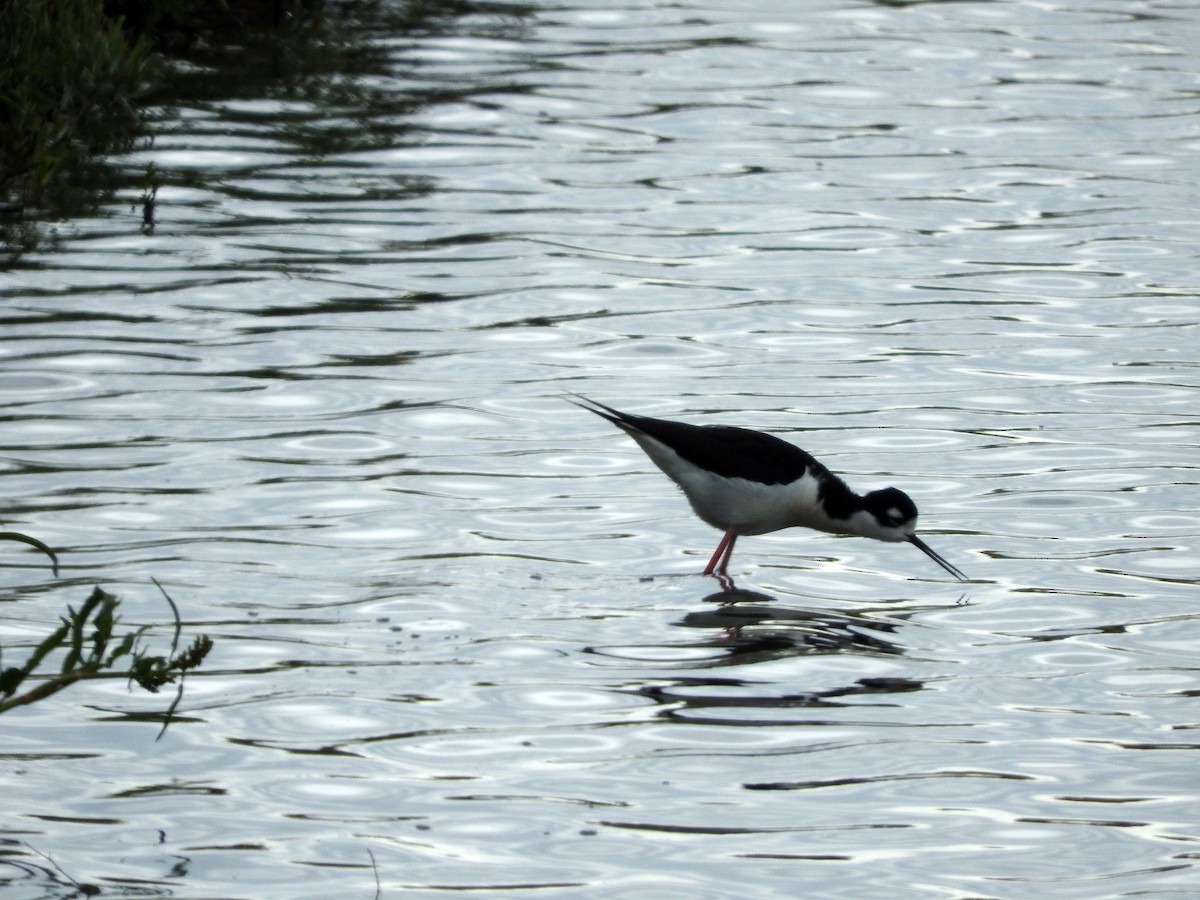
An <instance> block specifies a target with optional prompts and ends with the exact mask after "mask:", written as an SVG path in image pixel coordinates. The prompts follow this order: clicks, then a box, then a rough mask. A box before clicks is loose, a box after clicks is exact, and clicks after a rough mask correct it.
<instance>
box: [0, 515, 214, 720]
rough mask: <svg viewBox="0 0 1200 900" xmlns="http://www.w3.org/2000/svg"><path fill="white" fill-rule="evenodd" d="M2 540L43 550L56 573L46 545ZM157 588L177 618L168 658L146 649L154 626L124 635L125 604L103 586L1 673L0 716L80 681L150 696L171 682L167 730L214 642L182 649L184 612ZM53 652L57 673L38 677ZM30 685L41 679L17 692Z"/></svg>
mask: <svg viewBox="0 0 1200 900" xmlns="http://www.w3.org/2000/svg"><path fill="white" fill-rule="evenodd" d="M0 539H3V540H12V541H18V542H20V543H23V544H28V545H30V546H33V547H36V548H38V549H40V550H42V551H43V552H44V553H46V554H47V555H48V556H49V557H50V559H51V561H52V563H53V565H54V569H55V573H56V574H57V570H58V558H57V556H56V554H55V553H54V551H53V550H51V549H50V548H49V547H47V546H46V545H45V544H43V543H42V542H41V541H39V540H37V539H36V538H32V537H30V536H29V535H26V534H21V533H19V532H14V531H7V532H0ZM155 585H156V586H157V587H158V589H159V591H160V592H161V593H162V595H163V597H164V598H165V599H166V601H167V604H168V605H169V606H170V608H171V613H172V615H173V617H174V636H173V638H172V641H171V650H170V652H169V653H168V654H166V655H158V654H153V653H151V652H150V651H149V650H148V649H147V648H146V647H144V646H143V645H142V638H143V636H144V635H145V633H146V632H147V631H148V630H149V628H150V626H149V625H143V626H141V627H140V628H136V629H134V630H133V631H129V632H126V633H124V634H121V633H119V630H118V625H119V623H120V619H119V617H118V616H117V607H118V606H119V605H120V602H121V601H120V600H119V599H118V598H117V597H116V596H115V595H114V594H110V593H109V592H107V591H105V590H103V589H101V588H99V587H96V588H93V590H92V593H91V595H90V596H89V597H88V598H87V600H85V601H84V603H83V605H82V606H80V607H79V609H75V608H74V607H72V606H68V607H67V614H66V615H64V616H62V617H61V618H60V621H61V624H60V625H59V626H58V627H57V628H56V629H54V631H52V632H50V634H49V635H47V636H46V637H45V638H44V639H43V640H42V641H41V643H39V644H38V645H37V647H35V648H34V649H33V652H32V653H30V655H29V657H28V659H26V660H25V663H24V664H23V665H20V666H9V667H8V668H4V669H0V713H3V712H7V711H8V710H10V709H12V708H14V707H17V706H24V705H27V704H30V703H35V702H37V701H38V700H44V699H45V698H47V697H50V696H52V695H54V694H57V693H58V692H59V691H61V690H63V689H64V688H67V687H70V686H71V685H72V684H75V683H76V682H78V681H83V680H85V679H89V678H113V677H118V678H121V677H124V678H128V679H129V680H130V681H133V682H136V683H137V684H138V686H140V687H142V688H144V689H145V690H147V691H150V692H151V693H157V692H158V690H159V689H160V688H161V687H163V686H164V685H166V684H172V683H174V684H176V685H177V690H176V693H175V699H174V700H173V701H172V702H171V705H170V706H169V707H168V708H167V711H166V712H165V713H164V714H163V730H164V731H165V730H166V727H167V724H168V723H169V722H170V720H171V716H172V715H173V714H174V712H175V709H176V707H177V706H178V705H179V701H180V700H182V699H183V676H184V674H185V673H187V672H189V671H191V670H192V669H195V668H196V667H197V666H199V665H200V663H201V662H203V660H204V657H205V656H207V655H208V652H209V650H211V649H212V640H211V639H210V638H209V637H208V636H207V635H200V636H198V637H197V638H195V639H194V640H193V641H192V643H191V645H190V646H188V647H187V648H186V649H184V650H182V651H181V650H180V649H179V641H180V636H181V633H182V630H183V627H182V623H181V621H180V618H179V609H178V607H176V605H175V601H174V600H172V599H171V597H170V595H169V594H167V592H166V591H165V590H163V589H162V586H161V585H159V584H158V582H157V581H155ZM2 652H3V648H0V661H2V659H3V656H2ZM52 654H61V655H62V661H61V663H59V665H58V671H57V672H54V673H51V674H44V675H42V674H35V672H36V671H37V669H38V668H39V667H40V666H42V664H43V663H45V662H46V661H47V659H48V658H49V657H50V656H51V655H52ZM30 681H36V684H34V685H33V686H32V687H26V688H25V689H24V690H23V692H21V693H18V691H21V690H22V688H23V687H24V686H25V685H26V682H30ZM160 737H161V732H160Z"/></svg>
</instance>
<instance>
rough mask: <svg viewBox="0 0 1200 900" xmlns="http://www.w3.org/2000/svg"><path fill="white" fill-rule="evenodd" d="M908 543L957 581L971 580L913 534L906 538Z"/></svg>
mask: <svg viewBox="0 0 1200 900" xmlns="http://www.w3.org/2000/svg"><path fill="white" fill-rule="evenodd" d="M908 542H909V543H910V544H912V545H913V546H915V547H918V548H919V549H920V551H921V552H922V553H924V554H925V555H926V556H928V557H929V558H930V559H932V560H933V561H934V562H935V563H937V564H938V565H939V566H941V567H942V568H943V569H945V570H946V571H947V572H949V573H950V574H951V575H953V576H954V577H955V578H957V579H958V580H959V581H970V580H971V579H969V578H968V577H967V576H966V575H964V574H963V573H962V572H960V571H959V570H958V569H956V568H955V567H954V566H952V565H950V563H948V562H946V561H945V560H944V559H942V558H941V556H939V555H938V554H937V553H935V552H934V549H933V548H932V547H930V546H929V545H928V544H927V543H925V542H924V541H923V540H921V539H920V538H919V537H917V536H916V535H915V534H910V535H909V536H908Z"/></svg>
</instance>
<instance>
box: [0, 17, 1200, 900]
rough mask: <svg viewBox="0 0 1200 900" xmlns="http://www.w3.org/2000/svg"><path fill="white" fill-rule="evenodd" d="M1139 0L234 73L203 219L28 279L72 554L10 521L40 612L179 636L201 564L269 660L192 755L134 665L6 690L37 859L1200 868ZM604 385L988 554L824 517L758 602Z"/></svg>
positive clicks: (4, 337)
mask: <svg viewBox="0 0 1200 900" xmlns="http://www.w3.org/2000/svg"><path fill="white" fill-rule="evenodd" d="M1093 7H1094V5H1089V4H1082V3H1066V4H1057V5H1056V4H1048V3H1032V2H999V3H965V2H964V3H927V4H923V3H878V4H868V3H850V2H844V0H838V2H821V3H816V4H805V5H804V9H803V11H800V9H799V7H798V6H797V5H796V4H794V3H783V2H774V3H755V4H748V3H739V4H733V5H732V8H730V6H729V5H728V4H725V5H722V4H705V3H690V4H672V5H662V4H656V3H649V2H640V0H633V2H629V3H626V4H624V5H619V6H613V5H612V4H610V3H605V4H601V3H594V2H588V0H570V2H568V3H566V4H550V3H543V2H536V3H533V4H531V5H530V6H529V7H528V8H527V9H524V10H522V9H517V8H504V9H501V8H491V9H488V8H484V9H482V10H481V11H480V12H478V13H476V14H474V15H469V16H465V17H462V18H459V19H457V20H454V21H452V22H449V23H445V25H444V28H442V29H441V30H432V31H430V30H426V31H422V32H419V33H415V34H404V33H402V32H399V31H397V30H394V29H393V28H390V27H385V25H387V24H388V23H387V22H385V23H383V24H382V25H381V24H376V25H373V26H364V27H366V28H367V29H368V32H367V34H368V37H369V40H370V42H371V46H372V47H373V48H374V53H373V55H372V56H370V58H369V60H368V62H370V63H371V64H370V65H368V64H367V63H364V64H363V65H362V70H361V71H359V72H358V73H357V74H356V75H355V76H354V77H353V78H344V79H343V80H342V81H338V80H337V79H334V80H332V81H322V82H320V85H322V86H323V90H313V85H312V84H309V83H307V82H304V81H303V80H302V79H301V80H300V83H299V84H292V83H289V84H284V85H276V86H274V87H273V89H271V90H266V89H263V88H262V87H261V86H260V85H259V84H257V83H254V84H242V83H241V82H236V83H233V84H230V83H226V82H213V81H212V78H213V76H212V75H211V74H207V73H205V72H204V71H203V70H198V71H197V72H196V73H195V74H193V75H191V76H190V80H189V81H187V82H185V85H184V97H183V99H181V100H179V101H178V102H177V103H176V104H175V105H174V106H173V107H172V108H166V107H164V110H163V112H162V115H161V122H160V123H159V126H158V127H159V134H158V137H157V138H156V141H155V144H154V145H153V147H151V148H148V149H145V150H143V151H140V152H138V153H137V154H134V155H132V156H130V157H129V159H128V160H127V161H126V162H127V165H128V169H129V172H130V173H131V175H130V184H131V185H133V184H134V183H135V180H136V179H135V177H134V176H135V175H136V173H140V172H141V171H142V170H143V169H144V168H145V166H146V164H147V163H150V162H153V163H154V164H155V166H156V167H157V168H158V169H159V171H160V173H161V177H162V178H163V186H162V187H161V189H160V191H159V194H158V219H157V224H156V228H155V230H154V232H153V233H152V234H142V233H141V231H140V228H139V226H140V225H141V213H140V210H138V209H136V208H131V206H132V205H133V204H134V203H135V201H136V196H137V190H136V189H134V188H133V187H132V186H131V188H130V189H129V191H128V195H127V196H121V197H118V198H117V200H116V201H115V202H114V203H113V205H112V206H111V208H110V209H108V210H107V215H104V216H100V217H96V218H94V219H89V220H84V221H73V222H71V223H64V224H62V225H60V226H59V227H58V232H59V234H58V241H57V242H56V243H52V244H47V245H45V246H44V248H43V250H42V251H41V252H40V253H38V254H37V255H32V256H27V257H25V258H24V259H23V260H22V261H21V263H20V264H19V265H18V266H15V267H13V268H11V269H10V270H9V271H7V272H5V273H3V275H2V283H0V284H2V290H0V296H2V306H0V317H2V320H3V326H2V330H0V400H2V402H3V403H4V404H5V428H4V432H3V469H2V474H3V476H4V478H3V482H2V484H3V488H4V491H3V496H4V516H3V518H4V526H5V527H6V528H11V529H16V530H21V531H24V532H27V533H30V534H34V535H36V536H37V537H39V538H41V539H42V540H44V541H46V542H47V543H49V544H51V545H53V546H54V547H56V548H58V549H59V550H60V553H61V557H62V562H63V564H64V566H63V576H62V577H61V578H59V579H57V580H51V579H49V578H48V577H47V573H46V572H45V571H44V570H43V567H42V566H41V561H40V560H38V559H37V558H36V557H35V555H34V554H32V553H28V552H27V551H25V550H23V549H18V548H17V547H16V545H12V546H10V547H9V548H8V549H7V550H5V551H4V553H3V562H4V566H5V568H4V570H3V572H0V579H2V581H3V585H4V597H5V599H6V600H7V601H8V602H6V603H5V604H4V610H5V616H4V620H3V625H2V627H0V637H2V638H3V641H4V646H5V649H6V650H8V651H9V654H10V656H7V657H6V659H5V665H10V664H14V663H15V662H16V661H17V657H19V656H20V655H21V654H22V652H23V651H22V650H21V647H22V646H24V645H27V644H28V643H29V642H30V641H33V640H34V639H35V636H36V635H38V634H41V633H44V632H45V631H47V630H48V629H49V627H51V626H52V625H53V624H54V622H55V621H56V619H57V616H58V615H59V613H60V611H61V610H62V608H63V607H64V606H65V605H66V604H68V603H73V604H78V603H79V602H80V601H81V600H82V599H83V597H84V596H85V594H86V592H87V591H88V590H90V587H91V585H93V584H101V585H103V586H104V587H105V588H107V589H109V590H112V591H115V592H117V593H119V594H120V595H121V597H122V599H123V607H122V608H123V609H124V611H125V615H126V621H127V622H128V623H131V624H133V623H142V622H155V623H162V626H163V627H162V628H161V629H159V631H158V640H160V641H165V640H166V639H167V638H166V636H167V634H168V629H167V627H166V626H167V624H168V622H169V616H168V615H167V613H166V611H165V609H164V607H163V602H162V599H161V597H160V595H159V594H158V592H157V590H156V589H155V588H154V587H153V585H152V584H151V583H150V581H149V579H150V578H151V577H154V578H157V579H158V580H159V581H160V582H161V583H162V584H163V585H164V587H165V588H166V589H167V590H169V591H170V593H171V596H172V597H174V599H175V601H176V602H177V603H178V604H179V606H180V608H181V609H182V611H183V614H184V617H185V619H186V624H187V628H188V632H189V634H193V633H207V634H209V635H211V636H212V637H213V638H214V639H215V641H216V647H215V650H214V651H213V653H212V655H211V656H210V657H209V659H208V661H207V663H206V665H205V666H204V668H203V669H202V670H201V672H200V673H198V674H197V675H195V676H193V677H190V678H189V679H188V681H187V685H186V693H185V698H184V703H183V706H182V708H181V715H182V716H183V718H182V720H181V721H178V722H176V723H174V724H173V725H171V727H170V728H169V729H168V730H167V732H166V734H165V736H164V737H163V739H162V740H161V741H159V742H157V743H156V742H155V740H154V738H155V735H156V734H157V732H158V728H159V724H160V723H159V721H158V720H157V719H156V718H155V717H154V716H153V715H152V714H153V713H155V712H157V711H160V710H162V709H163V708H164V706H165V704H166V700H164V698H163V697H162V696H150V695H146V694H144V693H142V692H140V691H136V690H133V691H131V690H130V689H129V688H128V687H127V685H126V684H125V683H124V682H123V681H111V682H108V681H101V682H91V683H88V684H84V685H78V686H76V687H74V688H72V689H71V690H70V691H67V692H66V693H63V694H60V695H58V696H57V697H55V698H53V699H52V700H48V701H44V702H42V703H40V704H38V705H36V706H33V707H29V708H26V709H23V710H18V711H14V712H10V713H8V714H7V715H5V716H4V720H3V726H4V735H5V741H4V743H5V749H4V751H3V753H2V754H0V756H2V758H3V769H2V770H0V771H2V772H3V779H2V782H0V784H2V785H3V792H4V796H5V798H6V801H5V804H4V806H5V812H4V816H3V819H2V820H0V821H2V822H3V834H2V835H0V840H2V841H3V844H2V845H0V846H3V848H4V857H3V866H0V878H3V879H5V881H4V882H3V883H4V884H5V886H6V893H5V896H6V897H7V896H9V895H10V894H11V895H12V896H14V897H16V896H23V897H58V896H63V897H65V896H74V895H75V894H74V893H73V892H74V891H75V887H74V886H72V885H71V884H70V882H69V879H74V880H75V881H77V882H80V883H84V884H93V885H97V886H99V887H100V888H101V890H102V893H103V895H106V896H116V895H134V894H136V895H138V896H146V895H171V896H193V897H271V898H280V897H296V898H308V897H317V896H354V897H370V896H374V895H375V894H376V891H377V889H378V892H379V894H380V895H381V896H395V895H399V894H403V893H407V894H415V895H418V896H421V895H425V896H432V895H435V894H440V893H443V892H448V891H452V890H453V891H460V890H472V891H477V892H479V893H484V894H498V893H501V892H503V893H506V894H525V893H530V894H533V893H536V894H537V895H538V896H556V895H573V896H604V897H605V898H613V897H646V896H688V897H724V896H734V895H739V896H740V895H743V894H745V893H746V892H747V890H748V889H749V890H750V891H751V892H752V893H753V894H754V896H764V897H766V896H780V897H784V896H786V897H794V896H823V897H832V896H846V897H863V896H884V895H887V896H904V897H1001V898H1025V897H1031V896H1038V897H1044V896H1054V897H1079V898H1095V897H1101V896H1127V895H1130V896H1132V895H1137V896H1168V895H1169V896H1200V874H1198V873H1197V871H1196V862H1197V859H1200V814H1198V813H1197V809H1198V806H1197V802H1196V801H1197V795H1198V794H1200V779H1198V776H1197V772H1198V771H1200V754H1198V750H1200V744H1198V741H1197V729H1198V728H1200V725H1198V724H1197V723H1198V721H1200V715H1198V713H1197V709H1196V706H1195V703H1196V697H1197V695H1198V694H1200V673H1198V670H1197V664H1196V661H1195V647H1196V646H1197V642H1198V640H1200V615H1198V614H1197V612H1196V603H1197V599H1198V598H1197V591H1196V584H1197V568H1198V566H1197V547H1198V541H1197V536H1198V535H1200V513H1198V512H1197V509H1198V500H1200V496H1198V491H1197V476H1196V460H1197V454H1196V451H1197V445H1198V444H1200V440H1198V438H1200V425H1198V420H1197V414H1196V410H1197V394H1196V387H1197V351H1196V347H1197V346H1198V345H1197V331H1198V329H1197V323H1198V321H1200V302H1198V301H1197V299H1196V296H1195V294H1196V290H1197V276H1196V272H1197V259H1196V258H1197V250H1196V247H1197V236H1198V229H1197V221H1198V217H1197V213H1196V210H1197V209H1200V190H1198V189H1197V184H1196V182H1197V179H1196V171H1197V170H1196V159H1197V151H1198V150H1200V81H1198V74H1197V67H1196V64H1195V54H1194V48H1195V47H1196V46H1197V41H1198V40H1200V13H1198V12H1197V11H1196V10H1195V9H1194V8H1192V7H1191V6H1188V5H1185V4H1170V3H1153V2H1144V3H1131V4H1118V5H1109V6H1107V7H1103V8H1093ZM385 11H386V10H385ZM255 59H256V62H259V61H260V60H258V59H257V57H256V58H255ZM268 62H269V61H268ZM331 85H332V87H331ZM334 87H336V88H338V90H337V91H335V90H333V88H334ZM314 97H316V99H314ZM572 391H578V392H580V393H583V394H586V395H588V396H593V397H595V398H596V399H599V400H603V401H606V402H610V403H613V404H615V405H617V406H618V407H621V408H625V409H629V410H632V411H640V412H645V413H650V414H656V415H663V416H667V417H673V418H681V419H686V420H689V421H695V422H723V423H731V424H740V425H746V426H750V427H757V428H761V429H765V430H771V431H774V432H776V433H780V434H782V435H784V436H786V437H789V438H791V439H793V440H795V441H796V442H797V443H799V444H801V445H802V446H804V447H805V448H806V449H808V450H810V451H811V452H812V453H814V454H815V455H816V456H818V458H821V459H822V460H824V461H825V462H827V463H828V464H829V465H830V466H831V467H832V468H834V469H835V470H837V471H839V472H841V473H843V474H844V475H845V476H846V477H847V479H848V480H849V481H850V483H851V484H852V485H854V486H856V487H858V488H860V489H865V488H871V487H878V486H881V485H885V484H896V485H898V486H902V487H903V488H904V489H906V490H908V491H909V492H910V493H912V494H913V496H914V497H915V498H916V499H917V501H918V503H919V504H920V506H921V508H922V511H923V517H922V525H923V528H922V532H923V534H925V536H926V537H927V538H928V540H929V542H930V543H931V544H932V545H933V546H934V547H935V548H936V549H937V550H938V551H939V552H941V553H942V554H943V555H945V556H946V557H947V558H948V559H949V560H950V561H951V562H953V563H954V564H955V565H957V566H959V567H960V568H962V569H964V570H965V571H966V572H967V573H968V574H969V575H971V576H972V577H973V579H974V580H973V582H972V583H971V584H969V585H965V586H960V585H957V584H955V583H953V582H949V581H948V580H947V579H946V578H945V577H944V574H943V573H942V572H941V570H939V569H938V568H937V567H936V566H934V565H933V564H932V563H931V562H930V561H929V560H928V559H926V558H924V557H923V556H921V555H920V554H919V553H917V552H916V551H914V550H912V549H911V548H908V547H905V546H901V545H890V544H880V543H873V542H868V541H863V540H861V539H842V538H836V537H829V536H822V535H814V534H806V533H801V532H783V533H779V534H775V535H768V536H763V537H757V538H744V539H743V540H742V541H741V542H739V546H738V550H737V553H736V554H735V555H734V557H733V565H732V568H731V571H732V572H733V573H734V574H735V578H736V583H737V590H736V592H735V593H734V594H723V593H722V592H721V591H720V589H719V585H718V584H717V583H716V582H714V581H713V580H712V579H708V578H703V577H701V576H699V575H698V574H696V573H698V571H699V570H700V569H701V568H702V567H703V564H704V562H705V561H706V560H707V557H708V555H709V553H710V552H711V551H712V549H713V547H714V546H715V544H716V541H717V538H718V535H717V533H716V532H714V531H712V530H711V529H709V528H707V527H706V526H704V525H703V524H701V523H700V522H699V521H697V520H696V519H695V518H693V517H692V515H691V513H690V511H689V510H688V509H687V506H686V503H685V502H684V501H683V500H682V498H681V497H680V496H679V495H678V493H677V492H676V491H675V489H674V488H673V487H672V486H671V485H670V483H669V482H668V481H667V480H666V479H665V478H664V477H663V476H662V475H661V474H660V473H658V472H657V471H656V470H654V469H653V467H652V466H651V465H650V463H649V462H648V461H647V460H646V459H645V458H644V457H643V456H642V455H641V453H640V451H639V450H638V449H637V448H636V446H635V445H633V443H632V442H631V441H629V440H628V439H627V438H625V437H624V436H623V435H621V434H620V433H619V432H617V431H616V430H615V429H613V428H611V427H610V426H608V425H607V424H606V423H604V422H602V421H601V420H599V419H596V418H594V417H592V416H589V415H587V414H585V413H583V412H582V411H580V410H578V409H576V408H575V407H572V406H570V405H568V404H566V403H564V402H563V399H562V398H563V395H564V394H566V393H567V392H572ZM731 599H732V600H735V601H736V602H735V603H733V604H732V605H730V604H729V603H727V602H723V601H729V600H731ZM42 854H44V855H42ZM51 860H52V861H53V863H52V862H51ZM377 885H378V888H377ZM748 885H750V886H752V887H750V888H748V887H747V886H748Z"/></svg>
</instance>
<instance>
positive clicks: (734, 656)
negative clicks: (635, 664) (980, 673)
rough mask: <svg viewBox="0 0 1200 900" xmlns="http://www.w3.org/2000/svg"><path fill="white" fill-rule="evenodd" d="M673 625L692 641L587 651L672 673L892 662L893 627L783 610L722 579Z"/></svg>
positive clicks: (855, 616) (847, 616)
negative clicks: (777, 662) (868, 659)
mask: <svg viewBox="0 0 1200 900" xmlns="http://www.w3.org/2000/svg"><path fill="white" fill-rule="evenodd" d="M701 602H702V603H703V604H705V607H704V608H702V609H698V610H696V611H695V612H689V613H687V614H685V615H684V616H683V618H682V619H679V620H678V621H676V622H674V623H672V624H674V625H677V626H680V627H683V628H688V629H695V631H696V632H705V633H702V634H701V633H697V634H696V637H695V639H689V640H681V641H660V642H657V643H654V644H634V645H620V646H618V645H610V646H594V647H589V648H588V652H589V653H593V654H596V655H598V656H602V657H608V658H612V659H619V660H624V661H626V662H629V661H639V662H652V663H658V664H664V665H668V666H670V667H672V668H714V667H717V666H734V665H736V666H742V665H748V664H753V663H756V662H764V661H767V660H773V659H784V658H787V657H793V656H802V655H809V654H818V653H846V652H850V653H871V654H888V655H893V656H898V655H900V654H901V653H903V652H904V651H903V649H902V648H901V647H900V645H899V644H898V643H896V642H895V641H894V640H893V639H892V637H891V636H892V635H893V634H894V633H895V631H896V629H897V628H898V625H899V623H897V622H892V621H887V620H880V619H877V618H873V617H871V616H867V615H864V614H862V613H854V612H851V613H840V612H833V611H830V610H825V609H804V608H799V607H795V606H788V605H786V604H784V603H781V602H780V601H779V600H778V599H777V598H775V597H772V596H771V595H769V594H765V593H762V592H759V591H747V590H741V589H739V588H737V587H735V586H734V585H733V584H732V582H729V581H728V580H727V579H726V580H725V581H724V582H722V585H721V590H720V591H717V592H715V593H712V594H710V595H708V596H706V597H704V598H703V600H702V601H701Z"/></svg>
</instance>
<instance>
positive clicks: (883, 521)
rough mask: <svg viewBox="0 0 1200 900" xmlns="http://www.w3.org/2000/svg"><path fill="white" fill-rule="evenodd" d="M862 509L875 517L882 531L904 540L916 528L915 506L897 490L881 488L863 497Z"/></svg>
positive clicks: (904, 494)
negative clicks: (892, 533) (889, 532)
mask: <svg viewBox="0 0 1200 900" xmlns="http://www.w3.org/2000/svg"><path fill="white" fill-rule="evenodd" d="M863 509H865V510H866V511H867V512H869V513H870V514H871V515H872V516H874V517H875V521H877V522H878V523H879V525H880V527H881V528H882V529H884V530H885V531H892V532H895V533H896V534H897V537H895V538H893V540H906V539H907V537H908V535H909V534H912V532H913V531H914V530H915V529H916V527H917V504H915V503H913V502H912V498H911V497H909V496H908V494H906V493H904V491H902V490H900V489H899V488H883V489H882V490H878V491H871V493H869V494H866V495H864V496H863Z"/></svg>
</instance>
